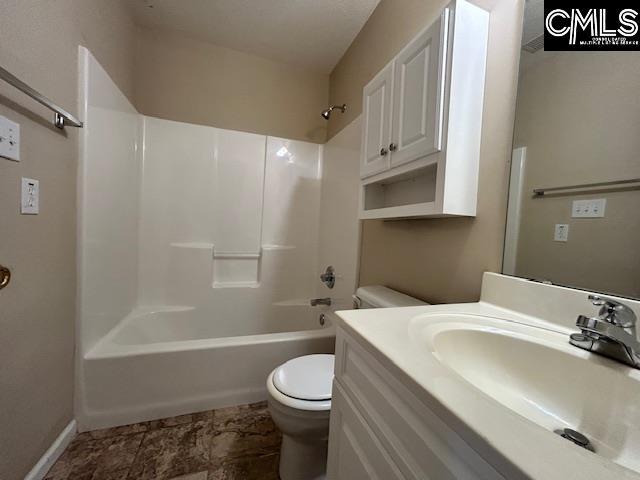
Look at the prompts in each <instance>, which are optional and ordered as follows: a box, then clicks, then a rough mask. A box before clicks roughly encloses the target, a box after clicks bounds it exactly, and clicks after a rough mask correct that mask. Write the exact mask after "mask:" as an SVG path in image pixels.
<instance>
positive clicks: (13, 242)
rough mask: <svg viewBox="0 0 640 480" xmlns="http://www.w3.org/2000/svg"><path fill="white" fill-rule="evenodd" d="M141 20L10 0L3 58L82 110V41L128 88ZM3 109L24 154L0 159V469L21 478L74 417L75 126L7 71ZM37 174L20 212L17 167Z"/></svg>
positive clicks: (64, 3) (1, 21) (92, 8)
mask: <svg viewBox="0 0 640 480" xmlns="http://www.w3.org/2000/svg"><path fill="white" fill-rule="evenodd" d="M133 36H134V29H133V25H132V23H131V22H130V20H129V17H128V13H127V11H126V10H125V7H124V6H123V5H122V4H120V3H119V2H118V1H114V0H58V1H55V2H43V1H38V0H4V1H3V2H2V6H0V65H2V66H3V67H5V68H6V69H8V70H9V71H11V72H13V73H14V74H15V75H17V76H19V77H20V78H22V79H24V80H25V81H26V82H27V83H29V84H31V85H32V86H33V87H35V88H36V89H38V90H41V91H42V92H43V93H44V94H45V95H48V96H50V97H51V98H52V99H54V100H55V101H57V102H58V103H60V104H61V105H62V106H63V107H65V108H67V109H69V110H71V111H72V112H74V113H77V112H78V105H77V76H78V73H77V72H78V62H77V47H78V44H84V45H86V46H88V47H89V48H90V49H91V50H92V51H93V52H94V54H95V55H96V57H97V58H98V59H99V61H100V62H102V64H103V65H104V66H105V67H106V68H108V70H109V72H110V73H111V75H112V76H113V78H114V79H115V80H116V82H117V83H118V84H119V86H120V87H121V88H122V90H123V91H124V92H126V93H127V95H129V97H130V98H131V97H132V95H133V78H132V75H131V70H132V63H133V56H132V45H133ZM0 115H4V116H6V117H9V118H11V119H12V120H14V121H17V122H19V123H20V124H21V127H22V131H21V134H22V149H21V151H22V161H21V162H20V163H14V162H10V161H7V160H4V159H0V263H2V264H4V265H7V266H9V267H11V269H12V271H13V279H12V282H11V284H10V285H9V286H8V287H7V288H5V289H4V290H2V291H0V331H1V332H2V334H1V335H0V425H1V426H2V431H1V432H0V478H2V479H3V480H18V479H21V478H23V477H24V475H25V474H26V473H27V472H28V471H29V470H30V469H31V467H32V466H33V465H34V464H35V462H36V461H37V460H38V459H39V458H40V457H41V455H42V454H43V453H44V451H45V450H46V449H47V448H48V447H49V446H50V445H51V443H52V442H53V441H54V439H55V438H56V437H57V436H58V434H59V433H60V432H61V431H62V429H63V428H64V427H65V426H66V425H67V423H68V422H69V421H70V420H71V419H72V418H73V370H74V365H73V355H74V318H75V293H76V292H75V288H76V249H75V244H76V230H75V229H76V213H75V204H76V163H77V157H78V153H77V152H78V143H77V139H78V134H77V130H74V129H72V128H69V129H67V132H66V134H63V133H61V132H60V131H58V130H55V129H54V128H52V126H51V118H52V115H51V114H50V113H49V112H48V111H47V110H45V109H44V108H42V107H40V106H39V105H37V104H36V103H35V102H34V101H32V100H29V99H28V98H26V97H25V96H24V95H22V94H20V93H18V92H17V91H16V90H14V89H12V88H11V87H9V86H8V85H6V84H5V83H3V82H0ZM22 176H25V177H31V178H35V179H38V180H40V196H41V200H40V201H41V204H40V215H37V216H21V215H20V214H19V185H20V177H22Z"/></svg>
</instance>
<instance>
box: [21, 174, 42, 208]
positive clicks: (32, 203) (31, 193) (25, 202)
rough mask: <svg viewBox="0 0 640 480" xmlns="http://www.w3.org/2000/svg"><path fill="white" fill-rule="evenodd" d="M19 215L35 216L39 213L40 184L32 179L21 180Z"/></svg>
mask: <svg viewBox="0 0 640 480" xmlns="http://www.w3.org/2000/svg"><path fill="white" fill-rule="evenodd" d="M21 197H22V198H21V201H20V213H22V214H23V215H37V214H38V213H39V212H40V182H39V181H38V180H34V179H33V178H24V177H23V178H22V195H21Z"/></svg>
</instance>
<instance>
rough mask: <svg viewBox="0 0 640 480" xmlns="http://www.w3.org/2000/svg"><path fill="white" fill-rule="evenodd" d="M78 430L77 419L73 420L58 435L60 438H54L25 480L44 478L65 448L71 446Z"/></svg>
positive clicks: (40, 479)
mask: <svg viewBox="0 0 640 480" xmlns="http://www.w3.org/2000/svg"><path fill="white" fill-rule="evenodd" d="M77 430H78V429H77V426H76V421H75V420H71V421H70V422H69V424H68V425H67V426H66V427H65V428H64V430H63V431H62V432H61V433H60V435H58V438H56V439H55V440H54V442H53V443H52V444H51V446H50V447H49V449H48V450H47V451H46V452H44V455H43V456H42V458H40V460H38V463H36V464H35V466H34V467H33V468H32V469H31V471H30V472H29V473H27V476H26V477H24V480H42V479H43V478H44V476H45V475H46V474H47V472H48V471H49V469H50V468H51V467H52V466H53V464H54V463H56V460H58V458H59V457H60V455H62V452H64V450H65V448H67V446H69V444H70V443H71V440H73V438H74V437H75V436H76V432H77Z"/></svg>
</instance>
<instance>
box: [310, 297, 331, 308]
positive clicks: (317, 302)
mask: <svg viewBox="0 0 640 480" xmlns="http://www.w3.org/2000/svg"><path fill="white" fill-rule="evenodd" d="M310 303H311V306H312V307H315V306H316V305H327V306H329V305H331V299H330V298H329V297H327V298H312V299H311V301H310Z"/></svg>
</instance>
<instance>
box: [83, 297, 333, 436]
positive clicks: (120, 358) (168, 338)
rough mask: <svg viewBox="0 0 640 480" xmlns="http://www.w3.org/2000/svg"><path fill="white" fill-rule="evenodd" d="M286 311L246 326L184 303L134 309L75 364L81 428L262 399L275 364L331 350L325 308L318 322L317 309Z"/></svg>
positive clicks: (330, 316) (328, 314)
mask: <svg viewBox="0 0 640 480" xmlns="http://www.w3.org/2000/svg"><path fill="white" fill-rule="evenodd" d="M292 309H293V310H292ZM284 310H285V312H284V313H283V315H281V316H280V320H277V318H278V316H276V317H275V318H276V319H274V318H273V317H272V318H271V319H270V320H269V319H267V320H264V321H263V323H262V324H260V322H258V325H256V322H253V323H252V325H253V326H252V329H253V331H252V332H247V331H245V330H243V328H246V326H245V327H242V325H244V324H243V323H238V324H236V326H235V327H234V326H233V324H231V325H228V324H226V325H225V323H224V322H220V321H215V319H212V318H208V317H207V316H206V315H204V314H202V313H201V312H199V311H198V310H196V309H193V308H188V307H184V308H181V307H171V308H163V309H145V310H138V311H135V312H133V313H132V314H131V315H129V316H127V317H126V318H125V319H124V320H122V322H120V323H119V324H118V325H117V326H116V327H115V328H114V329H113V330H112V331H111V332H109V333H108V334H107V335H106V336H105V337H104V338H103V339H102V340H100V342H98V343H97V344H96V345H95V347H94V348H92V349H91V350H90V351H89V352H88V353H87V354H86V355H85V356H84V359H83V361H81V362H79V370H80V371H79V372H78V373H79V376H80V377H81V378H82V382H81V388H80V389H79V391H78V395H77V398H76V407H77V408H76V410H77V412H76V415H77V418H78V422H79V428H80V430H81V431H86V430H92V429H96V428H105V427H112V426H116V425H125V424H129V423H135V422H141V421H146V420H152V419H155V418H163V417H169V416H174V415H180V414H184V413H190V412H196V411H202V410H208V409H213V408H219V407H224V406H229V405H237V404H242V403H249V402H255V401H260V400H264V399H266V386H265V381H266V378H267V376H268V374H269V373H270V372H271V370H273V369H274V368H275V367H276V366H278V365H280V364H281V363H283V362H285V361H286V360H288V359H290V358H293V357H296V356H299V355H306V354H310V353H332V352H333V351H334V340H335V329H334V327H333V326H332V321H331V319H332V317H333V316H332V314H331V312H330V311H329V310H326V311H325V314H326V318H327V321H326V323H325V325H324V326H321V325H320V324H319V314H320V312H321V310H319V309H312V308H311V307H308V306H302V305H296V304H290V305H288V306H287V307H286V308H284ZM292 312H293V313H294V314H293V315H292ZM294 328H295V331H287V330H293V329H294Z"/></svg>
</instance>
